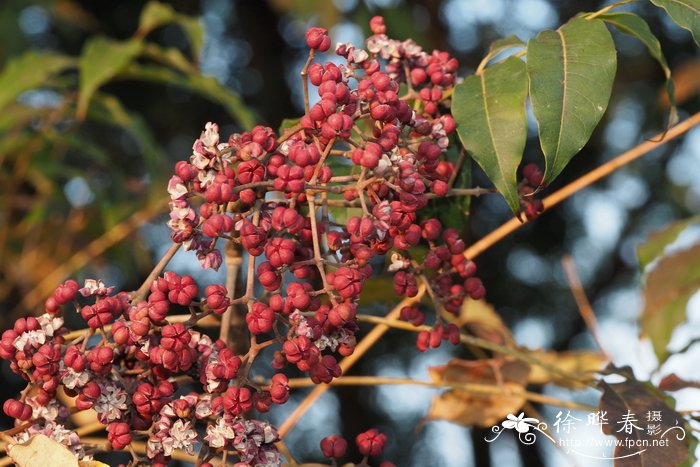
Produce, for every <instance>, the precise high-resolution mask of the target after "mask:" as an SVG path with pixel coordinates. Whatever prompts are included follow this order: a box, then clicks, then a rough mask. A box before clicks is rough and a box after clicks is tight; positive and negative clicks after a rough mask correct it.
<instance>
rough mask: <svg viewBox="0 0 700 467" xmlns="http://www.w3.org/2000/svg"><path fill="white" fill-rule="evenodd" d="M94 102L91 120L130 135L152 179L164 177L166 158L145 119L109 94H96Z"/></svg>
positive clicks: (91, 108) (91, 109)
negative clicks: (116, 127)
mask: <svg viewBox="0 0 700 467" xmlns="http://www.w3.org/2000/svg"><path fill="white" fill-rule="evenodd" d="M94 102H95V104H96V105H93V106H91V107H90V113H89V114H88V116H89V118H90V119H92V120H96V121H100V122H102V123H105V124H108V125H115V126H119V127H121V128H122V129H123V130H124V131H126V132H127V133H129V134H130V135H131V136H132V137H133V138H134V140H136V142H137V143H138V145H139V149H140V150H141V154H142V155H143V159H144V162H145V163H146V167H147V168H148V172H149V174H150V175H151V177H153V179H154V180H158V179H159V178H161V177H163V176H164V171H163V168H164V162H165V157H164V154H163V151H162V149H161V147H160V146H159V145H158V143H157V141H156V139H155V137H154V136H153V134H152V132H151V130H150V127H149V126H148V124H147V123H146V121H145V120H144V119H143V117H141V116H140V115H138V114H136V113H133V112H130V111H128V110H127V109H126V108H124V106H123V105H122V103H121V101H119V99H117V98H115V97H114V96H111V95H109V94H103V93H98V94H96V95H95V97H94Z"/></svg>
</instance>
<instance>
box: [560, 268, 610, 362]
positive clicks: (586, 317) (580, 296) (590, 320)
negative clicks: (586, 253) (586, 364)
mask: <svg viewBox="0 0 700 467" xmlns="http://www.w3.org/2000/svg"><path fill="white" fill-rule="evenodd" d="M561 265H562V267H563V268H564V272H565V273H566V278H567V280H568V281H569V288H570V289H571V293H572V294H573V296H574V299H575V300H576V305H577V306H578V311H579V313H580V315H581V318H583V322H584V323H586V327H587V328H588V331H589V332H590V333H591V336H593V340H594V341H595V343H596V345H597V346H598V348H599V349H600V351H601V352H603V355H605V358H606V359H607V360H610V356H609V354H608V353H607V352H606V351H605V346H604V345H603V341H602V339H601V338H600V329H599V328H598V320H597V319H596V317H595V313H594V312H593V307H592V306H591V303H590V302H589V301H588V297H586V292H585V291H584V290H583V284H581V278H580V277H579V275H578V273H577V272H576V264H574V260H573V258H572V257H571V256H568V255H567V256H564V257H563V258H562V259H561Z"/></svg>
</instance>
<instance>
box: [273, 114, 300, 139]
mask: <svg viewBox="0 0 700 467" xmlns="http://www.w3.org/2000/svg"><path fill="white" fill-rule="evenodd" d="M300 120H301V117H299V118H285V119H282V123H280V127H279V129H278V130H277V133H279V134H280V135H281V134H282V133H284V130H286V129H287V128H292V127H293V126H295V125H297V124H298V123H299V121H300Z"/></svg>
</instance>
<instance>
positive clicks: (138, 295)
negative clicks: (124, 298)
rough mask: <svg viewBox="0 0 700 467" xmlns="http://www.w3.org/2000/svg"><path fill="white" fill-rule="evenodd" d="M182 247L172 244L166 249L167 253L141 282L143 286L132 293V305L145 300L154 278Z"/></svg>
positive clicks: (179, 244)
mask: <svg viewBox="0 0 700 467" xmlns="http://www.w3.org/2000/svg"><path fill="white" fill-rule="evenodd" d="M181 246H182V244H181V243H174V242H173V244H172V245H170V248H168V251H166V252H165V254H164V255H163V257H162V258H161V259H160V261H158V264H156V266H155V267H154V268H153V270H152V271H151V273H150V274H149V275H148V277H147V278H146V280H145V281H143V284H141V287H139V289H138V290H137V291H136V292H134V293H133V295H132V296H131V301H132V302H133V303H136V302H138V301H141V300H143V299H145V298H146V294H147V293H148V289H149V288H150V287H151V284H152V283H153V281H154V280H156V277H158V276H159V275H160V273H161V272H163V269H165V267H166V266H167V265H168V263H169V262H170V260H171V259H173V256H175V253H177V250H179V249H180V247H181Z"/></svg>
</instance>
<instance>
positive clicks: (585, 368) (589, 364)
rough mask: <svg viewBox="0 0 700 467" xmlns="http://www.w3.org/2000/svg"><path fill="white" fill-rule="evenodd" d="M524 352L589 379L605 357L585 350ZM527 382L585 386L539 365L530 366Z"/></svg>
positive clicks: (600, 366)
mask: <svg viewBox="0 0 700 467" xmlns="http://www.w3.org/2000/svg"><path fill="white" fill-rule="evenodd" d="M526 352H527V353H529V354H530V355H532V356H533V357H535V358H537V359H538V360H541V361H543V362H545V363H549V364H550V365H553V366H555V367H557V368H560V369H562V370H564V371H566V372H567V373H575V374H580V375H581V376H583V377H584V378H585V377H586V376H590V380H591V381H592V380H593V379H594V378H593V373H594V372H596V371H598V370H600V369H602V368H603V366H604V365H605V363H606V360H605V357H604V356H603V355H602V354H600V353H597V352H592V351H586V350H584V351H567V352H554V351H550V350H531V351H526ZM527 382H528V384H547V383H553V384H556V385H557V386H562V387H565V388H571V389H583V388H584V387H586V386H585V385H583V384H581V383H577V382H575V381H571V380H568V379H566V378H562V377H561V376H559V375H553V374H551V373H550V372H548V371H547V370H545V369H544V368H542V367H541V366H539V365H533V366H532V371H531V372H530V377H529V378H528V380H527Z"/></svg>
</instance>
